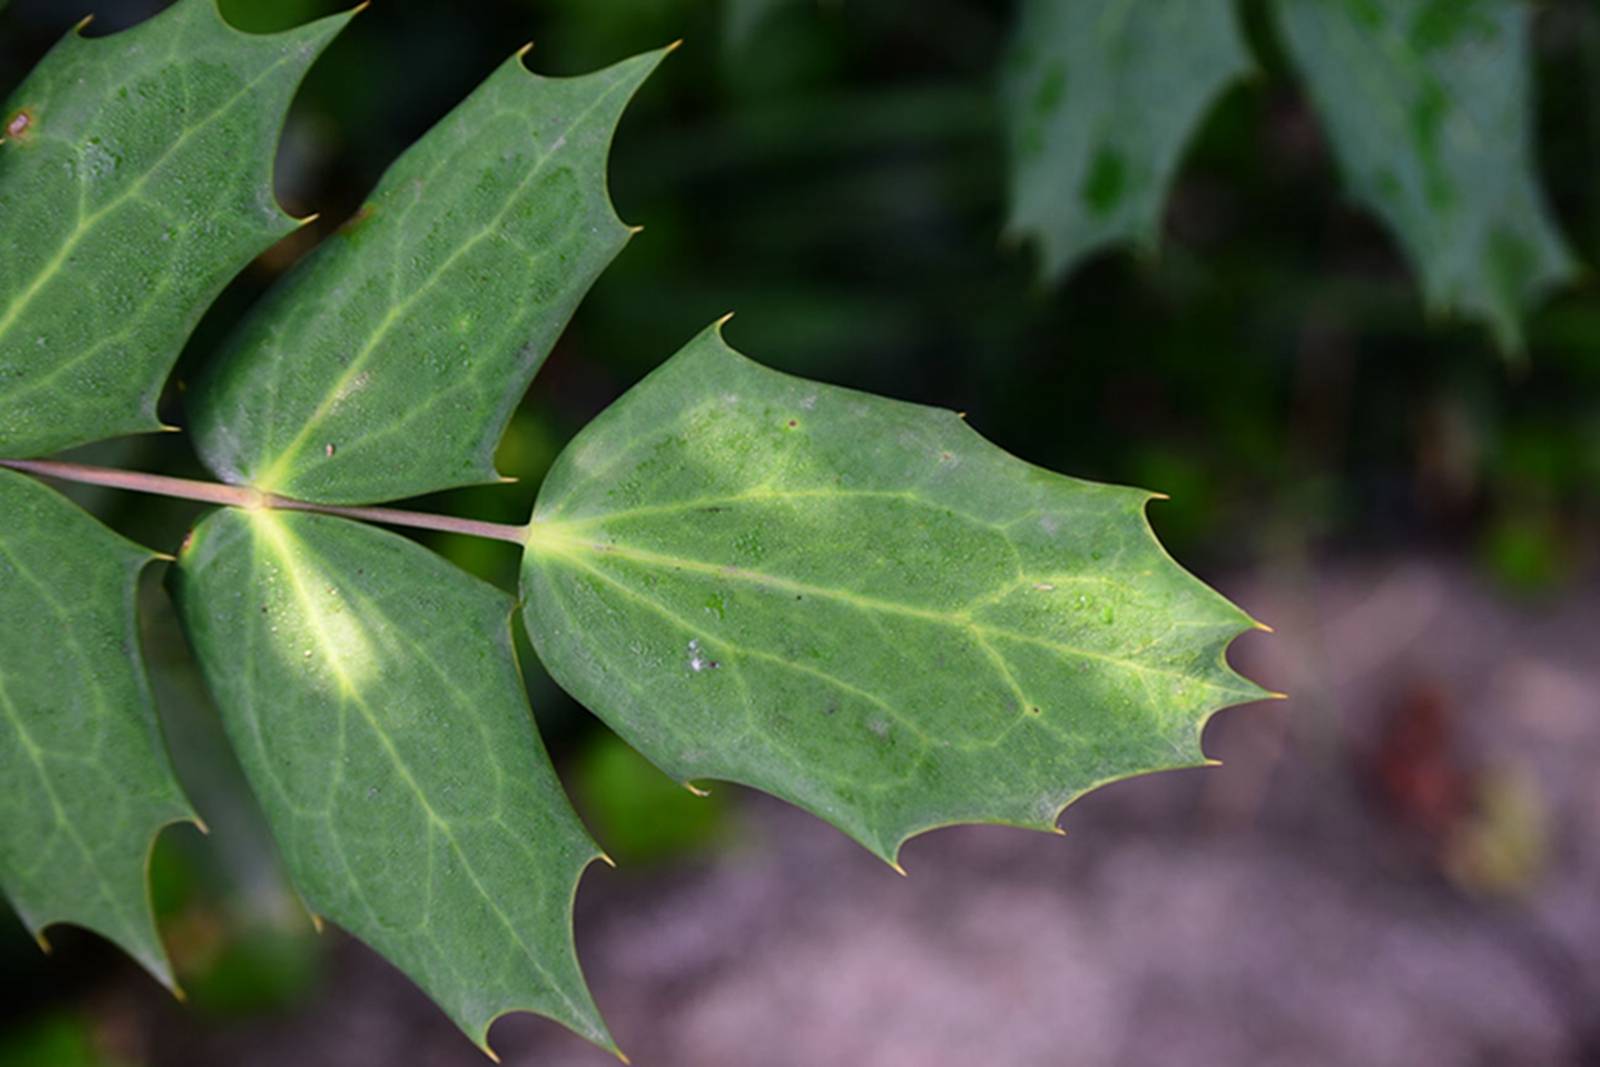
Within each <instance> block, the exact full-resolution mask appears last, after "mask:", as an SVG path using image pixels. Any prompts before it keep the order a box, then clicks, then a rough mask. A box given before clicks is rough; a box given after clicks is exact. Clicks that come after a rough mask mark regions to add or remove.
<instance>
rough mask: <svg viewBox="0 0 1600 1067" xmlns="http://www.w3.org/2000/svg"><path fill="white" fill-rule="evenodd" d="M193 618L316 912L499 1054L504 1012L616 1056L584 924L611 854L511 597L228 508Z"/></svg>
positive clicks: (403, 558)
mask: <svg viewBox="0 0 1600 1067" xmlns="http://www.w3.org/2000/svg"><path fill="white" fill-rule="evenodd" d="M174 587H175V588H174V591H175V594H176V599H177V602H178V607H179V612H180V617H181V618H182V620H183V623H184V627H185V629H186V631H187V632H188V633H189V635H190V641H191V643H192V645H193V646H194V649H195V652H196V655H197V657H198V659H199V661H200V665H201V668H202V670H203V672H204V674H205V676H206V680H207V682H208V683H209V684H210V687H211V690H212V693H213V694H214V695H215V697H216V699H217V704H218V706H219V707H220V708H221V711H222V716H223V722H224V725H225V727H226V729H227V732H228V737H229V739H230V741H231V742H232V744H233V746H234V749H235V750H236V751H237V752H238V754H239V758H240V761H241V763H242V764H243V766H244V769H245V773H246V775H247V776H248V778H249V780H250V783H251V786H252V788H253V789H254V791H255V792H256V795H257V796H258V797H259V798H260V800H261V804H262V807H263V808H264V810H265V811H266V813H267V818H268V821H269V822H270V824H271V826H272V831H273V835H274V836H275V837H276V838H277V840H278V842H279V844H280V845H281V846H282V848H283V852H284V858H285V861H286V863H287V865H288V868H289V871H290V874H291V877H292V878H293V880H294V882H295V884H296V886H297V887H298V888H299V890H300V893H301V894H302V896H303V897H304V898H305V900H306V903H307V904H308V906H309V907H310V908H311V909H312V911H313V912H314V913H316V914H318V915H322V916H326V917H327V918H329V919H331V920H333V921H334V922H336V923H338V924H339V925H341V926H343V927H344V928H345V929H347V930H349V931H350V932H351V933H353V934H354V935H355V936H357V937H359V938H361V939H362V940H363V941H365V942H367V943H368V944H369V945H371V946H372V947H373V948H375V949H377V950H378V951H379V952H381V953H383V955H385V956H387V957H388V958H389V959H390V960H391V961H393V962H394V963H395V964H396V965H397V966H399V967H400V968H401V969H402V970H403V971H405V973H406V974H407V975H409V976H410V977H411V978H412V979H413V980H414V981H416V982H417V984H418V985H420V986H422V988H423V989H424V990H426V991H427V992H428V994H429V995H430V996H432V997H433V999H434V1000H435V1001H436V1002H437V1003H438V1004H439V1005H440V1006H441V1007H442V1008H443V1009H444V1010H445V1011H446V1012H447V1013H448V1014H449V1016H450V1017H451V1018H452V1019H453V1020H455V1022H456V1024H457V1025H459V1026H460V1027H461V1028H462V1030H464V1031H465V1032H466V1033H467V1035H468V1036H469V1037H471V1038H472V1039H473V1040H474V1041H475V1042H477V1043H478V1045H479V1046H480V1047H482V1048H484V1049H485V1050H487V1049H488V1043H487V1042H488V1030H489V1024H490V1023H491V1022H493V1020H494V1019H495V1018H496V1017H497V1016H499V1015H501V1014H503V1013H505V1012H508V1011H512V1010H528V1011H536V1012H539V1013H541V1014H544V1015H547V1016H549V1017H551V1018H553V1019H556V1020H557V1021H559V1022H561V1023H564V1024H565V1025H567V1026H569V1027H571V1028H572V1029H573V1030H575V1031H576V1032H577V1033H579V1034H581V1035H583V1036H584V1037H586V1038H588V1039H590V1040H592V1041H594V1042H596V1043H598V1044H600V1045H602V1046H604V1047H607V1048H610V1047H612V1043H611V1039H610V1037H609V1036H608V1035H607V1033H606V1030H605V1026H604V1024H603V1023H602V1022H601V1020H600V1016H599V1013H598V1012H597V1010H596V1009H595V1006H594V1002H593V1001H592V1000H591V999H590V997H589V993H588V990H587V988H586V987H585V985H584V982H583V976H582V974H581V972H580V971H579V968H578V960H577V955H576V951H575V949H574V947H573V937H572V927H571V909H572V899H573V894H574V892H575V891H576V887H577V882H578V877H579V875H580V874H581V872H582V871H583V868H584V867H585V866H587V865H588V864H589V862H590V861H592V860H593V859H595V858H596V857H597V856H598V855H599V852H598V850H597V849H596V848H595V846H594V844H593V843H592V842H591V841H590V839H589V837H588V835H587V834H586V833H585V832H584V830H583V827H582V825H581V824H580V823H579V822H578V819H577V816H576V815H575V814H573V811H572V808H571V805H570V804H569V803H568V801H567V798H566V795H565V794H564V793H563V792H562V790H561V785H560V783H559V782H558V781H557V779H556V776H555V772H554V771H553V770H552V768H551V766H550V761H549V758H548V757H547V756H546V755H545V752H544V749H543V747H542V745H541V744H540V742H539V737H538V734H537V732H536V731H535V729H534V724H533V720H532V717H531V715H530V712H529V710H528V704H527V698H526V696H525V693H524V689H523V684H522V680H521V676H520V674H519V672H518V670H517V666H516V662H515V659H514V653H513V651H512V644H511V613H512V609H513V605H512V602H511V599H510V598H509V597H507V596H506V595H504V594H503V593H501V592H499V591H498V590H495V589H493V588H491V587H490V586H487V585H485V584H483V583H482V582H479V581H478V580H477V579H474V578H472V577H470V576H468V575H466V574H465V573H463V572H461V571H459V570H457V569H455V568H454V567H452V566H450V565H449V564H448V563H446V562H445V561H443V560H442V559H440V558H439V557H438V556H436V555H434V554H433V553H431V552H429V551H427V550H426V549H424V548H422V547H421V546H419V545H417V544H415V543H414V542H412V541H408V540H406V539H405V538H402V537H399V536H396V535H394V534H391V533H387V532H385V531H382V530H377V529H374V528H372V527H369V526H363V525H360V524H358V523H353V522H350V521H347V520H345V519H339V518H333V517H329V516H324V515H312V514H305V513H296V512H282V511H269V510H256V511H239V510H224V511H219V512H216V513H214V514H213V515H211V516H210V517H209V518H207V519H206V520H205V521H204V522H202V523H201V524H200V525H199V526H198V527H197V528H196V529H195V531H194V533H193V534H192V536H191V538H190V540H189V541H188V543H187V544H186V545H185V547H184V549H183V552H182V554H181V556H180V557H179V562H178V567H177V569H176V572H175V582H174Z"/></svg>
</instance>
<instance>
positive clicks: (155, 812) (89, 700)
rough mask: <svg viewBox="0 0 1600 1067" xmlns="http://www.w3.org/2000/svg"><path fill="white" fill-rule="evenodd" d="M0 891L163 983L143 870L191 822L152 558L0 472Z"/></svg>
mask: <svg viewBox="0 0 1600 1067" xmlns="http://www.w3.org/2000/svg"><path fill="white" fill-rule="evenodd" d="M0 515H3V516H4V521H3V522H0V782H4V783H5V788H4V789H3V790H0V886H3V887H4V889H5V894H6V896H7V897H8V898H9V899H10V901H11V903H12V906H14V907H15V908H16V909H17V914H18V915H19V916H21V918H22V922H23V924H24V925H25V926H27V928H28V929H29V930H30V931H32V932H33V933H34V935H35V936H37V937H39V938H40V943H41V944H43V943H44V941H43V935H42V933H41V932H42V931H43V929H44V928H45V927H47V926H49V925H51V924H52V923H58V922H68V923H73V924H74V925H77V926H83V927H87V928H88V929H90V930H93V931H95V932H96V933H98V934H102V935H104V936H105V937H108V938H110V939H111V940H112V941H114V942H116V944H117V945H119V946H120V947H121V948H122V949H123V950H124V951H126V952H127V953H128V954H129V955H131V956H132V957H133V958H134V959H136V960H138V961H139V963H140V964H142V965H143V966H144V967H145V969H146V970H148V971H149V972H150V973H151V974H153V975H155V976H156V977H157V978H158V979H160V980H161V981H162V982H163V983H165V984H166V985H167V986H168V987H170V988H176V984H175V982H174V980H173V975H172V966H171V964H170V963H169V962H168V960H167V954H166V951H165V950H164V949H163V948H162V946H161V939H160V937H159V936H158V935H157V933H156V925H155V920H154V917H153V916H152V914H151V911H150V901H149V892H148V889H147V886H146V880H145V874H146V869H147V867H148V865H149V858H150V848H151V846H152V845H153V844H154V842H155V837H156V834H157V833H158V832H159V831H160V830H161V828H162V827H163V826H167V825H169V824H171V823H174V822H180V821H183V820H185V819H192V818H194V815H193V812H192V811H191V810H190V808H189V804H188V802H187V801H186V800H185V799H184V796H183V791H182V789H180V788H179V786H178V782H177V779H176V778H174V777H173V774H172V768H171V765H170V764H169V763H168V761H167V755H166V752H165V751H164V750H163V748H162V746H161V740H160V736H159V729H158V727H157V723H156V714H155V706H154V704H153V703H152V702H151V699H150V686H149V684H148V682H147V680H146V677H145V671H144V664H143V662H142V661H141V659H140V657H139V641H138V633H137V620H136V619H135V609H134V602H135V592H136V590H137V586H138V581H139V572H140V571H142V570H143V569H144V567H145V565H146V564H147V563H149V562H150V561H151V560H152V559H153V558H155V557H154V555H153V554H152V553H151V552H149V551H147V550H145V549H143V548H140V547H139V546H138V545H135V544H133V543H132V542H129V541H125V540H123V539H122V538H121V537H119V536H117V535H116V534H114V533H112V532H111V531H110V530H108V529H106V528H105V527H104V526H102V525H100V524H99V523H98V522H96V521H95V520H94V519H93V518H91V517H90V516H89V515H87V514H85V513H84V512H83V511H81V510H80V509H79V508H77V507H76V506H75V505H73V504H72V503H70V502H69V501H67V500H66V499H65V498H64V497H62V496H60V495H59V494H57V493H55V492H54V491H52V490H50V489H46V488H45V487H44V486H43V485H40V484H39V483H38V482H36V481H34V480H33V479H32V478H29V477H26V476H25V475H21V474H17V473H15V472H13V471H9V470H4V469H0Z"/></svg>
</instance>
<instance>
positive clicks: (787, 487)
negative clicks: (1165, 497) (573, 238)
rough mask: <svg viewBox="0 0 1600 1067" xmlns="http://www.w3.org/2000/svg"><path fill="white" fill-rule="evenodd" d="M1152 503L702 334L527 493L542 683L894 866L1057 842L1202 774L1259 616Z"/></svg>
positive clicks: (530, 596)
mask: <svg viewBox="0 0 1600 1067" xmlns="http://www.w3.org/2000/svg"><path fill="white" fill-rule="evenodd" d="M1149 498H1150V495H1149V494H1147V493H1143V492H1140V491H1137V490H1133V489H1124V488H1117V487H1112V486H1104V485H1095V484H1092V483H1088V482H1081V481H1077V480H1074V479H1071V478H1066V477H1062V476H1060V475H1057V474H1052V473H1050V472H1048V471H1044V470H1041V469H1039V468H1036V467H1032V466H1029V465H1028V464H1026V463H1023V462H1021V461H1020V460H1017V459H1015V458H1014V457H1012V456H1009V455H1007V454H1006V453H1004V452H1002V451H1001V450H1000V449H999V448H997V447H995V446H994V445H992V444H990V443H988V442H987V441H985V440H983V439H982V438H981V437H979V436H978V435H977V434H976V433H974V432H973V431H972V430H971V429H969V428H968V427H967V425H966V424H965V423H964V422H963V421H962V420H961V418H960V417H958V416H957V415H955V414H953V413H951V412H948V411H941V410H937V409H933V408H925V407H920V406H917V405H912V404H904V403H899V402H896V401H893V400H887V399H883V398H880V397H873V396H868V395H865V394H861V393H856V392H852V391H849V390H845V389H840V388H836V387H831V386H826V385H819V384H816V383H814V382H808V381H805V380H803V379H799V378H792V377H789V376H787V375H784V374H780V373H777V372H775V371H771V370H768V369H766V368H764V367H761V366H759V365H757V364H755V363H752V362H751V361H749V360H747V359H745V358H744V357H743V356H741V355H739V354H738V353H736V352H734V351H733V350H732V349H730V348H728V347H727V346H726V345H725V344H724V343H723V341H722V339H721V336H720V334H718V333H717V332H715V331H711V332H708V333H706V334H704V335H702V336H701V337H700V338H698V339H696V340H695V341H693V342H691V343H690V344H689V345H688V346H687V347H686V348H685V349H684V350H683V351H682V352H680V353H679V354H678V355H677V356H675V357H673V359H671V360H670V361H669V362H668V363H666V364H665V365H664V366H662V367H661V368H660V369H658V370H657V371H656V372H655V373H653V374H652V375H650V376H649V377H648V378H647V379H645V380H644V381H643V382H642V383H640V384H639V385H638V386H636V387H635V388H634V389H633V390H631V391H630V392H629V393H627V394H626V395H625V396H624V397H623V398H622V399H621V400H619V401H618V402H617V403H616V404H615V405H613V406H612V407H611V408H610V409H608V410H607V411H605V412H604V413H603V414H602V415H600V417H599V418H597V419H596V420H595V421H594V422H593V423H591V424H590V425H589V426H588V427H586V428H585V429H584V430H583V431H582V432H581V433H580V434H579V435H578V436H577V437H576V438H575V439H574V440H573V442H572V444H571V445H570V446H569V447H568V448H567V449H566V451H565V452H563V454H562V455H561V457H560V458H559V459H558V460H557V462H556V464H555V466H554V467H553V468H552V470H551V472H550V475H549V478H548V480H547V481H546V482H545V484H544V486H543V488H542V489H541V491H540V494H539V499H538V504H537V506H536V508H535V512H534V518H533V522H532V524H531V525H530V527H529V540H528V544H527V550H526V554H525V557H524V564H523V593H524V611H525V613H526V619H527V624H528V630H529V632H530V634H531V635H532V638H533V641H534V644H535V646H536V647H537V649H538V651H539V655H540V657H541V658H542V659H543V660H544V662H545V664H546V666H547V667H549V669H550V672H551V674H552V675H553V676H554V677H555V679H556V680H557V681H558V682H559V683H560V684H561V685H562V686H563V687H564V688H565V689H566V690H567V691H568V692H570V693H572V694H573V695H574V696H575V697H577V698H578V699H579V700H581V701H582V702H583V703H585V704H586V705H588V706H589V707H590V708H592V709H594V711H595V712H596V713H597V714H599V715H600V716H601V717H602V718H603V719H605V720H606V721H607V722H608V723H609V724H610V725H611V726H612V727H613V728H615V729H616V730H617V731H619V732H620V733H621V734H622V735H623V736H624V737H625V738H627V739H628V740H629V741H630V742H631V743H633V744H634V745H635V747H637V748H638V749H639V750H640V751H641V752H643V753H644V754H645V755H646V756H648V757H649V758H650V759H652V760H653V761H655V762H656V763H657V764H658V765H659V766H661V767H662V769H663V770H665V771H666V772H667V773H669V774H671V775H673V776H674V777H677V778H679V779H680V780H684V781H687V780H689V779H694V778H720V779H726V780H730V781H734V782H739V783H743V784H746V785H751V786H755V787H757V788H760V789H763V790H766V791H767V792H770V793H774V794H776V795H777V796H780V797H783V798H784V799H787V800H789V801H791V802H793V803H796V804H799V805H801V806H802V807H805V808H807V809H809V810H811V811H813V812H815V813H816V814H818V815H820V816H822V817H824V818H826V819H828V820H830V821H831V822H833V823H835V824H837V825H838V826H840V827H842V828H843V829H844V830H845V831H846V832H848V833H849V834H851V835H852V836H854V837H855V838H856V839H858V840H859V841H861V842H862V843H863V844H865V845H866V846H867V847H868V848H870V849H872V850H873V851H874V852H876V853H877V854H879V855H880V856H883V857H884V858H886V859H889V860H891V861H892V860H893V859H894V857H895V856H896V855H897V853H898V850H899V846H900V844H901V843H902V842H903V841H904V840H905V839H906V838H907V837H909V836H911V835H913V834H915V833H917V832H919V831H921V830H924V829H928V828H931V827H935V826H941V825H945V824H948V823H954V822H999V823H1011V824H1015V825H1020V826H1030V827H1036V828H1041V829H1044V828H1052V827H1054V825H1055V820H1056V818H1057V816H1058V815H1059V813H1060V811H1061V809H1062V808H1063V807H1064V806H1065V805H1066V804H1067V803H1068V802H1070V801H1071V800H1072V799H1074V798H1075V797H1077V796H1079V795H1080V794H1082V793H1084V792H1085V791H1087V790H1089V789H1091V788H1093V787H1094V786H1096V785H1098V784H1100V783H1104V782H1107V781H1110V780H1113V779H1117V778H1122V777H1126V776H1129V775H1133V774H1137V773H1141V772H1145V771H1151V770H1157V769H1161V768H1167V767H1179V766H1189V765H1194V764H1199V763H1201V762H1203V761H1204V757H1203V754H1202V753H1201V750H1200V745H1199V730H1200V726H1201V724H1202V723H1203V722H1204V721H1205V719H1206V717H1207V716H1208V715H1209V713H1210V712H1211V711H1213V710H1214V709H1216V708H1218V707H1221V706H1226V705H1229V704H1235V703H1240V702H1243V701H1248V700H1255V699H1258V698H1259V697H1261V696H1262V695H1264V694H1263V693H1262V691H1261V690H1260V689H1258V688H1257V687H1256V686H1254V685H1253V684H1251V683H1249V682H1247V681H1245V680H1244V679H1242V678H1240V677H1238V676H1237V675H1235V674H1234V673H1233V672H1232V671H1231V670H1230V669H1229V668H1228V666H1227V664H1226V662H1225V661H1224V658H1223V654H1224V650H1225V648H1226V646H1227V644H1228V642H1229V641H1230V640H1231V639H1232V638H1233V637H1234V636H1235V635H1236V634H1238V633H1239V632H1240V631H1242V630H1244V629H1246V628H1247V627H1249V626H1250V625H1251V623H1250V621H1249V619H1248V618H1247V617H1246V616H1245V615H1244V614H1243V613H1242V612H1240V611H1239V610H1238V609H1237V608H1235V607H1233V606H1232V605H1230V604H1229V603H1228V602H1227V601H1226V600H1224V599H1223V598H1222V597H1220V596H1218V595H1217V594H1216V593H1213V592H1212V591H1211V590H1209V589H1207V588H1206V587H1205V586H1204V585H1203V584H1201V583H1200V582H1199V581H1197V580H1196V579H1194V578H1192V577H1191V576H1189V575H1188V574H1186V573H1185V572H1184V571H1183V570H1181V569H1180V568H1179V567H1178V566H1177V565H1176V564H1175V563H1173V562H1172V560H1171V559H1170V558H1169V557H1168V556H1167V555H1166V554H1165V553H1164V552H1163V550H1162V549H1161V547H1160V545H1159V544H1158V543H1157V542H1156V540H1155V537H1154V536H1153V534H1152V533H1151V532H1150V529H1149V526H1148V525H1147V524H1146V522H1145V520H1144V517H1143V508H1144V505H1145V502H1146V501H1147V500H1148V499H1149Z"/></svg>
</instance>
